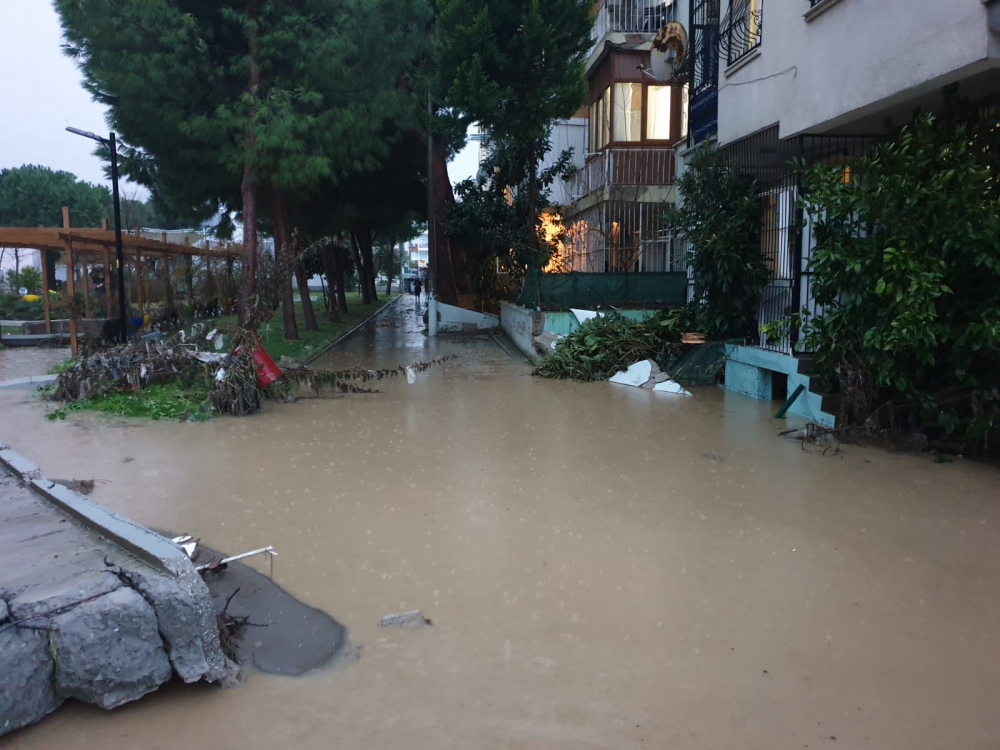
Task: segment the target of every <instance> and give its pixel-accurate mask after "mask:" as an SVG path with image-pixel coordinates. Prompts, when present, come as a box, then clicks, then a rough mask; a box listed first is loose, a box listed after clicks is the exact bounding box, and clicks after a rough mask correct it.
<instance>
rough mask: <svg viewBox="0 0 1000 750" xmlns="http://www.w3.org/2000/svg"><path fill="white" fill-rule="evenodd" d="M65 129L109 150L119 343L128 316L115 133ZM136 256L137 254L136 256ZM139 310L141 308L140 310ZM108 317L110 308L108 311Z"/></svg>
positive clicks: (124, 334) (124, 337) (125, 335)
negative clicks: (100, 133)
mask: <svg viewBox="0 0 1000 750" xmlns="http://www.w3.org/2000/svg"><path fill="white" fill-rule="evenodd" d="M66 130H67V131H68V132H70V133H72V134H73V135H79V136H83V137H84V138H89V139H90V140H92V141H97V142H98V143H102V144H104V145H105V146H107V147H108V148H109V149H110V150H111V192H112V194H113V196H114V200H115V251H116V255H115V257H116V259H117V261H118V323H119V325H120V328H119V332H118V335H119V341H121V343H123V344H124V343H127V342H128V318H127V317H126V312H125V253H124V252H123V250H122V208H121V201H120V200H119V198H118V141H117V139H116V138H115V134H114V133H112V134H111V135H110V136H109V137H107V138H101V136H99V135H94V134H93V133H91V132H90V131H87V130H80V129H79V128H66ZM137 257H138V256H137ZM107 275H108V274H107V269H105V272H104V277H105V278H104V299H105V302H104V305H105V309H107V297H108V278H107ZM139 283H140V284H142V279H141V276H140V279H139ZM45 300H46V302H48V294H46V295H45ZM140 312H141V310H140ZM108 315H109V317H110V310H109V311H108Z"/></svg>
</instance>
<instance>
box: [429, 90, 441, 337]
mask: <svg viewBox="0 0 1000 750" xmlns="http://www.w3.org/2000/svg"><path fill="white" fill-rule="evenodd" d="M433 122H434V105H433V104H432V103H431V95H430V92H428V94H427V335H428V337H430V338H434V337H436V336H437V332H438V321H437V296H436V294H437V259H436V258H435V255H436V250H437V243H436V242H435V241H434V240H435V237H434V133H433V132H432V130H431V125H432V123H433Z"/></svg>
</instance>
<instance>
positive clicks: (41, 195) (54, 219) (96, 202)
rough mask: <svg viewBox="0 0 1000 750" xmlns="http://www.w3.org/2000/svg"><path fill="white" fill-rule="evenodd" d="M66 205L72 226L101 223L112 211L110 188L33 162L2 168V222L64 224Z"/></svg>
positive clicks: (0, 210) (8, 225) (39, 224)
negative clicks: (63, 209)
mask: <svg viewBox="0 0 1000 750" xmlns="http://www.w3.org/2000/svg"><path fill="white" fill-rule="evenodd" d="M63 206H69V216H70V221H71V222H72V224H73V226H75V227H99V226H101V219H106V218H108V217H109V216H111V215H112V204H111V191H110V190H108V189H107V188H106V187H104V186H103V185H93V184H91V183H89V182H84V181H83V180H78V179H77V178H76V176H75V175H73V174H70V173H69V172H57V171H55V170H52V169H49V168H48V167H41V166H36V165H33V164H26V165H25V166H23V167H17V168H15V169H3V170H0V226H5V227H58V226H62V208H63Z"/></svg>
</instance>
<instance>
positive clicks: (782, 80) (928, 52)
mask: <svg viewBox="0 0 1000 750" xmlns="http://www.w3.org/2000/svg"><path fill="white" fill-rule="evenodd" d="M731 1H732V0H723V6H726V5H728V4H729V2H731ZM824 6H826V8H825V12H822V13H819V14H816V12H817V11H819V10H822V9H823V7H824ZM807 11H809V3H808V2H806V0H763V6H762V43H761V46H760V49H759V51H758V52H754V53H750V55H748V56H747V57H745V58H743V59H742V60H740V61H738V62H737V63H736V64H734V65H733V66H730V67H729V68H728V69H727V68H726V64H725V59H723V61H722V63H721V72H720V74H719V142H720V143H722V144H725V143H728V142H730V141H733V140H736V139H738V138H741V137H743V136H745V135H748V134H750V133H754V132H756V131H758V130H761V129H762V128H765V127H767V126H769V125H773V124H774V123H776V122H780V125H781V132H780V135H781V137H782V138H785V137H788V136H791V135H796V134H799V133H803V132H824V131H826V130H829V129H830V128H833V127H844V126H849V125H850V123H851V122H852V121H857V120H861V119H862V118H863V117H865V116H866V115H870V114H872V113H874V112H877V111H879V110H884V109H885V108H886V107H888V106H890V105H892V104H893V103H894V102H899V103H902V102H904V101H906V100H907V99H912V98H915V97H917V96H919V95H920V93H921V92H923V91H926V92H930V91H934V90H937V89H940V88H941V87H942V86H943V85H945V84H947V83H949V82H951V81H953V80H958V79H961V78H966V77H968V76H970V75H972V74H974V73H977V72H981V71H983V70H987V69H990V68H993V67H996V66H997V63H998V62H1000V61H998V60H997V57H996V56H995V55H996V50H995V49H994V47H995V45H996V42H995V41H991V35H990V32H989V25H988V20H987V16H988V12H989V11H988V9H987V7H986V6H985V5H984V4H983V2H982V0H824V3H823V5H821V6H817V8H816V9H814V10H813V11H812V12H811V13H807ZM804 14H805V15H806V16H807V17H804ZM722 16H723V17H725V7H724V8H723V11H722ZM808 16H811V17H808Z"/></svg>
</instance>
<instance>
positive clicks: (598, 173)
mask: <svg viewBox="0 0 1000 750" xmlns="http://www.w3.org/2000/svg"><path fill="white" fill-rule="evenodd" d="M675 170H676V161H675V153H674V150H673V149H672V148H642V149H627V148H612V149H608V150H607V151H602V152H600V153H598V154H596V155H595V156H594V157H593V158H591V159H590V160H589V161H588V162H587V163H586V164H584V165H583V167H582V168H581V169H580V170H579V171H577V172H576V174H574V175H572V176H571V177H570V178H569V180H568V182H569V192H570V194H571V195H572V196H573V199H574V200H580V199H581V198H584V197H585V196H587V195H590V194H591V193H594V192H597V191H598V190H602V189H604V188H605V187H628V186H633V187H640V186H657V185H672V184H673V182H674V175H675Z"/></svg>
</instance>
